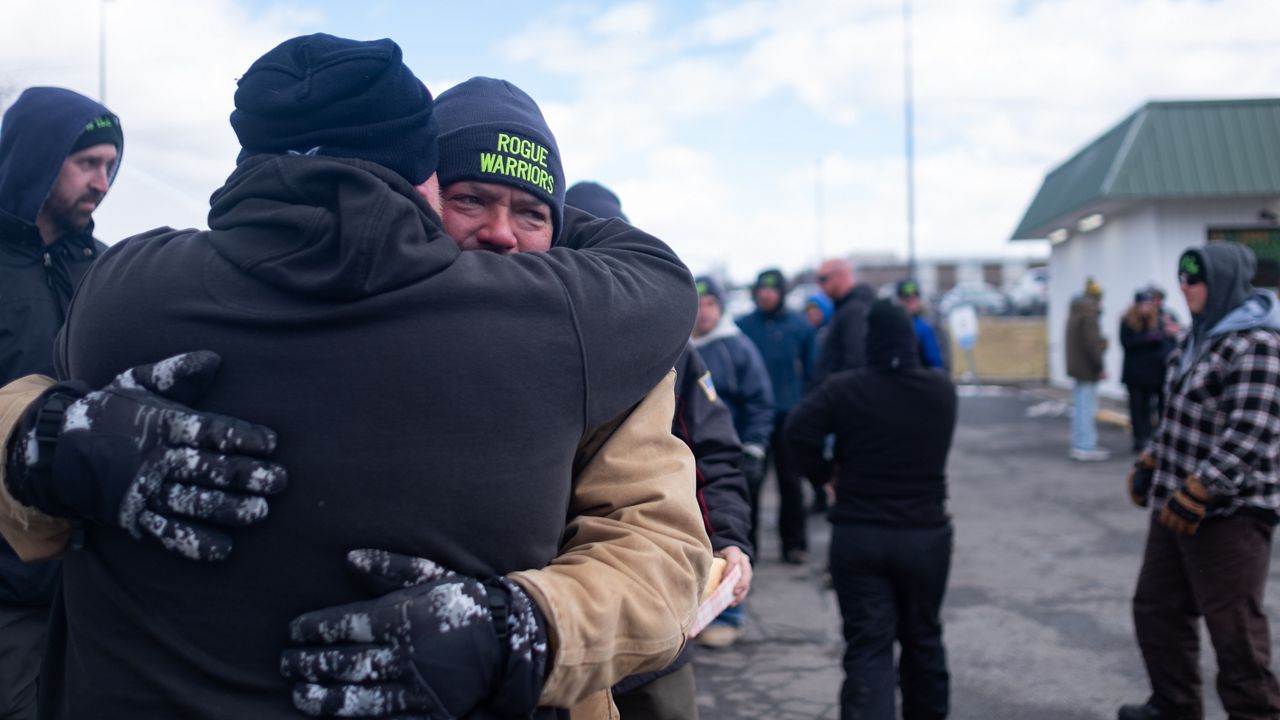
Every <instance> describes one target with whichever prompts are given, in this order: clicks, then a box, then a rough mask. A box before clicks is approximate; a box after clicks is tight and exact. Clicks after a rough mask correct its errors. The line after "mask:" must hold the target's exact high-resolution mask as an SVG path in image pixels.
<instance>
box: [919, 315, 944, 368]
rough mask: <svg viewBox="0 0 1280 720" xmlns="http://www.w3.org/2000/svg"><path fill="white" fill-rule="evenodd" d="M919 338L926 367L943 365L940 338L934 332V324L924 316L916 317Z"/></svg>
mask: <svg viewBox="0 0 1280 720" xmlns="http://www.w3.org/2000/svg"><path fill="white" fill-rule="evenodd" d="M916 330H917V331H918V332H917V336H918V337H917V339H918V340H919V341H920V357H921V359H922V360H924V364H925V367H932V368H940V367H942V351H941V350H940V349H938V338H937V336H935V335H934V334H933V326H932V325H930V324H929V321H928V320H925V319H924V318H917V319H916Z"/></svg>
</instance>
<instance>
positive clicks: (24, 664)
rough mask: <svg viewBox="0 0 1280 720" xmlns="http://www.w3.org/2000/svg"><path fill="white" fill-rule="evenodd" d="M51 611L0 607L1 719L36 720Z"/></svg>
mask: <svg viewBox="0 0 1280 720" xmlns="http://www.w3.org/2000/svg"><path fill="white" fill-rule="evenodd" d="M48 624H49V608H48V607H47V606H46V607H25V606H13V605H0V720H34V718H35V716H36V678H37V676H38V675H39V674H40V659H41V658H42V657H43V656H44V633H45V627H46V626H47V625H48Z"/></svg>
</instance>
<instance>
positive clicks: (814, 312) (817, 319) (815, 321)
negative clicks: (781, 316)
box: [804, 305, 827, 328]
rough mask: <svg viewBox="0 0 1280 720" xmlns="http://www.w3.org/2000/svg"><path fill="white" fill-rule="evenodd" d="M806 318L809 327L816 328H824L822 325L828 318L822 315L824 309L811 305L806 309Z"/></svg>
mask: <svg viewBox="0 0 1280 720" xmlns="http://www.w3.org/2000/svg"><path fill="white" fill-rule="evenodd" d="M804 316H805V318H806V319H807V320H808V321H809V325H810V326H811V327H814V328H820V327H822V323H823V321H824V320H826V319H827V318H826V316H825V315H823V313H822V308H820V307H818V306H817V305H810V306H808V307H806V308H805V309H804Z"/></svg>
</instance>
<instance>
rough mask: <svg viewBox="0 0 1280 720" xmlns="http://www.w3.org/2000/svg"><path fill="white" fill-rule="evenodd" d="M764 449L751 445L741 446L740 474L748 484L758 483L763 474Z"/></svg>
mask: <svg viewBox="0 0 1280 720" xmlns="http://www.w3.org/2000/svg"><path fill="white" fill-rule="evenodd" d="M764 459H765V452H764V448H762V447H760V446H759V445H754V444H751V443H747V444H744V445H743V446H742V474H743V475H744V476H746V478H747V482H748V483H759V482H760V481H761V480H762V479H764V474H765V465H764Z"/></svg>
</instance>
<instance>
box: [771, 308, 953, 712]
mask: <svg viewBox="0 0 1280 720" xmlns="http://www.w3.org/2000/svg"><path fill="white" fill-rule="evenodd" d="M866 328H867V332H866V343H865V351H866V354H865V360H866V363H865V365H864V366H862V367H859V368H857V369H853V370H845V371H841V372H836V373H833V374H832V375H830V376H829V377H828V378H827V379H826V380H825V381H823V382H822V384H820V385H819V386H818V387H816V388H814V390H813V391H812V392H810V393H809V394H808V395H807V396H805V398H804V399H803V400H801V401H800V404H799V405H797V406H796V408H795V409H794V410H792V411H791V415H790V416H789V417H788V419H787V425H786V427H785V428H784V433H785V434H786V438H787V441H788V442H789V443H790V444H791V448H792V452H793V453H794V457H795V460H796V462H797V463H798V464H799V465H800V467H801V468H802V469H803V470H805V471H806V472H808V473H812V474H811V475H810V477H814V476H817V475H818V474H820V473H822V472H824V471H825V472H829V470H828V468H830V465H829V464H828V463H827V462H826V461H825V460H824V459H823V448H824V446H825V444H826V438H827V436H828V435H829V434H831V433H834V434H835V438H836V445H835V463H834V464H835V466H836V468H837V469H838V470H837V476H836V477H834V478H831V482H833V483H834V484H835V492H836V499H835V504H834V505H833V506H832V507H831V512H830V515H829V517H830V518H831V577H832V581H833V583H834V584H835V589H836V597H837V599H838V600H839V602H840V615H841V617H842V619H843V624H844V638H845V651H844V672H845V679H844V685H843V686H842V687H841V690H840V717H841V718H842V719H843V720H852V719H853V718H893V717H898V714H897V712H896V711H895V707H894V706H895V704H896V703H895V692H894V690H895V687H894V686H895V685H898V686H900V687H901V691H902V714H901V717H904V718H944V717H946V716H947V712H948V710H949V704H950V700H949V696H950V692H949V685H950V679H949V678H950V676H949V674H948V671H947V658H946V650H945V649H944V647H943V645H942V619H941V616H940V610H941V607H942V598H943V595H944V593H945V592H946V586H947V574H948V572H949V570H950V566H951V547H952V528H951V518H950V516H949V515H948V514H947V508H946V499H947V482H946V467H947V454H948V453H949V452H950V449H951V438H952V435H953V434H954V433H955V426H956V390H955V386H954V385H952V384H951V380H950V379H948V378H947V377H946V376H945V375H944V374H942V373H939V372H936V371H933V370H929V369H927V368H924V367H922V366H921V364H920V357H919V354H918V352H917V349H916V335H915V330H914V329H913V328H912V326H911V321H910V320H909V319H907V315H906V313H905V312H904V311H903V309H902V308H901V307H899V306H897V305H896V304H894V303H893V302H892V301H890V300H877V301H875V302H874V303H872V305H871V307H870V310H869V311H868V314H867V318H866ZM895 641H896V642H897V643H898V645H899V647H900V649H901V652H900V656H899V659H898V665H897V668H896V672H895V667H894V643H895ZM895 681H896V682H895Z"/></svg>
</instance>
